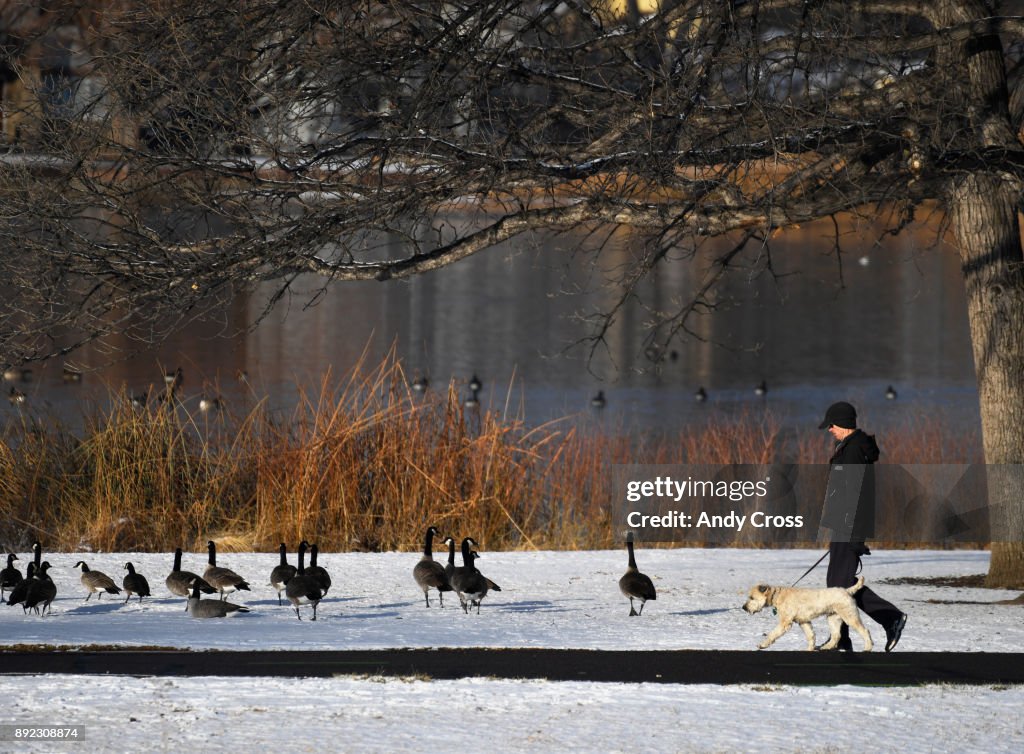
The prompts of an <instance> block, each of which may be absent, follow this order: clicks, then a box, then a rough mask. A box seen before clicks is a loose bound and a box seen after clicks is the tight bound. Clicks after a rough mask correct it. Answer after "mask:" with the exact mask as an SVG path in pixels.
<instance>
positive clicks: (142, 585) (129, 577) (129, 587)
mask: <svg viewBox="0 0 1024 754" xmlns="http://www.w3.org/2000/svg"><path fill="white" fill-rule="evenodd" d="M124 569H125V570H126V571H128V573H127V574H125V577H124V578H123V579H122V580H121V586H123V587H124V591H125V594H126V595H127V596H125V598H124V603H125V604H126V605H127V604H128V600H130V599H131V598H132V595H133V594H137V595H139V602H142V598H143V597H149V596H151V595H150V593H149V582H148V581H146V577H145V576H143V575H142V574H141V573H135V566H134V565H132V564H131V563H130V562H128V563H125V564H124Z"/></svg>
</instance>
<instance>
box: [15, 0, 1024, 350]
mask: <svg viewBox="0 0 1024 754" xmlns="http://www.w3.org/2000/svg"><path fill="white" fill-rule="evenodd" d="M631 5H632V4H630V3H617V2H565V3H560V4H559V3H541V2H506V1H500V0H489V1H484V2H461V3H460V2H455V3H444V4H441V3H421V2H410V1H408V0H394V1H392V2H360V3H344V4H338V3H328V2H307V3H271V2H263V1H260V0H251V1H249V2H241V3H239V2H237V0H230V1H229V0H211V1H210V2H204V3H192V2H186V1H185V0H164V1H163V2H159V3H121V2H90V3H81V4H79V5H75V4H73V3H65V4H61V5H60V9H59V10H49V11H42V12H39V11H37V10H36V8H35V4H32V3H13V4H8V5H7V6H5V8H6V9H5V11H4V12H3V13H2V14H0V41H2V42H3V45H2V47H0V50H2V54H3V70H4V72H5V81H6V82H7V83H6V84H5V89H4V92H5V94H4V112H5V125H4V128H5V132H4V133H5V136H6V139H7V144H8V150H7V152H6V154H5V155H3V168H2V169H3V176H4V178H3V180H2V181H0V191H2V205H0V206H2V207H3V215H4V221H5V222H4V223H3V230H2V231H0V234H2V235H0V238H2V241H0V254H2V255H3V256H2V259H3V266H4V268H5V270H6V271H7V283H6V285H5V295H4V297H3V304H2V305H0V357H2V360H3V361H5V362H8V363H15V362H18V361H22V360H31V359H40V358H46V357H50V356H53V355H57V354H63V353H67V352H68V351H69V350H72V349H74V348H75V347H77V346H78V345H80V344H82V343H85V342H89V341H93V340H100V341H102V340H103V339H104V337H105V336H106V335H107V334H110V333H118V334H121V333H127V334H128V335H129V337H131V338H135V339H136V340H137V341H139V343H140V344H147V343H151V342H153V341H154V340H159V338H161V337H163V336H164V335H166V334H167V333H169V332H171V331H173V330H174V329H175V328H177V327H180V326H181V325H182V324H183V323H184V322H186V321H188V319H190V318H191V317H195V316H199V315H201V314H202V313H204V312H206V311H208V310H209V309H210V308H211V307H214V306H216V305H218V304H220V303H222V302H223V301H224V300H226V299H227V298H229V297H230V296H232V295H235V294H236V293H238V292H240V291H242V290H246V289H250V288H252V287H254V286H256V285H258V284H261V283H265V282H266V281H274V280H277V281H281V285H282V286H283V287H284V286H288V285H290V283H291V281H292V280H293V279H294V277H295V276H296V275H301V274H311V275H317V276H321V277H323V278H324V279H325V280H326V281H347V280H380V281H386V280H391V279H400V278H406V277H410V276H413V275H418V274H422V273H425V272H430V271H433V270H437V269H439V268H441V267H444V266H446V265H448V264H452V263H455V262H457V261H459V260H461V259H464V258H465V257H467V256H469V255H472V254H477V253H480V252H483V251H486V250H487V249H489V248H492V247H494V246H495V245H497V244H499V243H502V242H506V241H510V240H514V239H516V238H517V237H522V236H524V235H527V234H535V233H545V232H553V233H557V232H568V231H573V230H575V229H581V228H594V227H596V226H608V227H617V226H618V227H621V226H626V227H629V228H631V229H633V231H634V233H635V234H636V237H637V238H638V239H640V240H639V243H640V244H642V245H644V246H645V248H646V249H647V251H646V252H645V253H644V254H643V255H642V259H641V261H640V262H639V263H638V265H637V267H636V268H635V269H632V270H628V271H624V272H623V273H622V274H621V277H620V278H619V279H618V280H616V281H613V283H614V284H617V285H618V286H619V288H620V291H619V298H618V300H619V301H620V302H625V301H628V300H630V298H631V297H632V296H633V294H634V292H635V291H636V290H637V287H638V286H640V285H641V284H642V283H643V281H644V279H645V278H646V277H647V276H650V275H656V274H658V270H659V268H660V267H661V266H664V265H667V264H671V263H672V262H671V260H672V259H673V258H678V257H679V256H680V254H681V255H682V256H692V255H693V254H694V253H695V251H696V249H697V248H698V247H699V245H700V244H701V243H702V242H703V241H704V240H705V239H709V238H713V237H718V236H730V235H734V236H735V237H734V238H732V240H731V242H730V243H729V244H726V245H724V246H720V247H718V248H722V249H727V251H724V252H721V253H722V254H723V255H724V256H722V258H720V259H719V260H718V263H717V264H715V263H712V264H711V267H710V268H709V270H710V271H709V273H708V277H707V278H706V279H707V280H718V279H719V277H720V275H721V274H722V273H723V271H727V269H728V268H729V265H728V264H726V263H725V262H726V261H729V260H732V259H733V257H735V256H736V255H741V256H742V254H743V253H744V244H745V243H746V241H747V240H749V239H756V240H757V243H756V245H757V246H758V247H760V246H762V245H764V244H765V243H766V242H767V239H768V237H769V236H770V234H771V232H772V231H773V230H775V229H778V228H785V227H788V226H791V225H795V224H800V223H805V222H809V221H812V220H815V219H818V218H824V217H829V216H836V215H842V214H844V213H850V212H854V213H856V212H862V211H867V212H874V211H875V210H876V209H877V208H879V207H881V208H891V209H892V210H893V211H892V212H891V216H892V217H893V223H894V224H899V223H901V222H903V220H902V218H907V217H913V216H914V213H915V208H916V207H919V206H920V205H922V204H925V203H927V204H934V205H936V206H939V207H942V206H943V205H944V203H945V202H946V201H947V200H948V197H949V196H950V192H951V191H952V189H951V186H953V185H955V184H956V182H957V181H958V180H959V179H960V178H961V177H963V176H967V175H974V174H985V175H992V176H996V177H997V178H998V179H999V180H1000V181H1003V182H1004V183H1005V184H1006V185H1007V186H1010V187H1012V190H1013V191H1015V192H1018V193H1019V189H1020V186H1021V185H1022V181H1024V150H1022V148H1021V144H1020V141H1019V139H1018V138H1017V136H1016V133H1017V129H1019V128H1020V126H1021V123H1020V122H1019V116H1018V117H1017V120H1014V121H1011V120H1010V118H1011V116H1010V114H1009V110H1008V109H1007V110H1006V112H1005V113H1004V115H1005V117H1003V118H1002V120H1000V117H996V118H989V119H988V120H987V121H985V122H982V121H981V120H980V119H979V117H978V115H977V113H976V112H973V111H972V110H971V108H970V107H968V106H966V105H965V102H968V101H969V99H970V97H969V96H968V95H969V94H970V91H969V90H970V88H971V87H972V83H971V78H970V64H969V61H971V60H976V59H980V58H979V57H978V56H977V54H976V53H977V52H979V51H985V50H991V49H993V48H998V50H999V51H1000V54H1001V55H1002V58H1001V59H1002V60H1003V61H1004V65H1005V67H1006V70H1008V71H1015V70H1016V69H1017V68H1018V65H1017V64H1018V62H1019V61H1018V51H1019V50H1020V49H1021V38H1022V35H1024V15H1021V14H1020V13H1021V11H1022V10H1024V9H1021V8H1018V7H1017V4H1016V3H1000V4H993V3H981V2H952V0H943V1H942V2H938V3H909V2H897V1H892V2H861V3H852V4H851V3H845V2H831V1H826V0H819V1H817V2H805V1H804V0H770V1H769V0H763V1H762V2H708V1H707V0H702V1H698V0H689V1H686V0H680V1H678V2H671V1H666V2H662V3H660V4H658V5H657V6H656V7H655V5H654V4H651V3H637V4H636V5H635V7H636V8H638V9H640V10H644V9H647V10H650V11H651V12H649V13H647V14H641V15H637V14H635V13H634V14H632V15H631V14H629V13H625V14H622V15H620V14H618V13H617V12H616V9H617V8H619V6H621V7H622V8H628V7H629V6H631ZM648 5H650V6H651V7H650V8H647V6H648ZM951 48H955V49H957V50H961V51H962V54H963V57H964V59H965V60H967V61H968V64H964V65H945V64H943V62H942V61H943V60H945V59H946V58H945V57H944V53H943V51H944V50H948V49H951ZM1003 51H1005V52H1003ZM1011 85H1015V82H1013V81H1011ZM995 94H996V95H998V94H999V93H998V92H996V93H995ZM1004 100H1006V101H1008V100H1007V98H1006V97H1004ZM1005 107H1006V108H1008V107H1009V105H1006V106H1005ZM1020 109H1021V110H1024V108H1020ZM998 115H999V114H998V113H997V116H998ZM1000 124H1002V125H1000ZM451 217H458V218H459V220H458V222H457V223H454V224H453V223H452V222H450V221H449V218H451ZM395 239H401V243H397V244H396V243H395V242H394V240H395ZM737 243H738V245H736V244H737ZM670 252H671V253H670ZM595 253H598V252H595ZM768 258H770V257H769V256H768V255H762V257H761V260H762V261H760V262H757V263H756V264H759V265H761V269H762V270H763V271H767V266H766V264H765V261H764V260H766V259H768ZM748 274H749V270H748ZM713 292H714V286H713V285H710V286H708V285H702V286H698V290H697V294H696V295H695V296H693V297H692V298H681V299H680V300H679V301H677V302H674V304H673V306H672V307H671V308H670V309H669V310H668V311H659V312H658V313H657V316H655V317H653V319H652V322H653V324H654V330H653V332H652V334H651V338H652V340H653V341H656V342H659V343H665V342H667V341H668V340H669V339H670V338H672V337H674V336H676V335H678V334H681V333H685V332H689V328H688V325H687V320H688V318H689V317H690V316H691V315H692V314H693V313H694V312H697V311H701V310H702V308H703V307H707V306H709V305H711V302H712V298H713ZM272 298H273V297H272ZM602 314H603V316H602ZM613 317H614V312H605V313H599V315H598V316H597V317H596V318H595V320H594V321H593V324H594V330H593V332H592V333H591V335H592V337H594V338H596V339H597V340H600V338H601V337H602V336H603V333H604V332H605V331H606V329H607V326H608V324H609V322H610V319H611V318H613Z"/></svg>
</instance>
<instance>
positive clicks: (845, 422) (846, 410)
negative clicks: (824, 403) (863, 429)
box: [818, 401, 857, 429]
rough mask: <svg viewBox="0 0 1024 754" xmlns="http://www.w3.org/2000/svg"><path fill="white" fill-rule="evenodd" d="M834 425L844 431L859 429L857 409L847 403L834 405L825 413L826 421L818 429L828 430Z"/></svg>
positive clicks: (842, 402) (841, 402) (840, 402)
mask: <svg viewBox="0 0 1024 754" xmlns="http://www.w3.org/2000/svg"><path fill="white" fill-rule="evenodd" d="M832 425H835V426H837V427H842V428H843V429H857V409H855V408H854V407H853V406H851V405H850V404H849V403H847V402H846V401H839V402H838V403H833V404H832V405H831V406H829V407H828V411H826V412H825V421H823V422H822V423H821V424H819V425H818V429H828V428H829V427H831V426H832Z"/></svg>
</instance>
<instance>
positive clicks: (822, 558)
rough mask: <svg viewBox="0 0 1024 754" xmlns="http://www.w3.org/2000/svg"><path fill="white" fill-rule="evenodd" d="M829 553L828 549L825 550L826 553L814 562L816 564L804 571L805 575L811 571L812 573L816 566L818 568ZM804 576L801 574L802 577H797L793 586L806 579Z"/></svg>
mask: <svg viewBox="0 0 1024 754" xmlns="http://www.w3.org/2000/svg"><path fill="white" fill-rule="evenodd" d="M828 553H829V551H828V550H825V554H824V555H822V556H821V557H820V558H818V560H817V561H816V562H815V563H814V565H812V566H811V567H810V568H808V569H807V570H806V571H804V576H806V575H807V574H809V573H810V572H811V571H813V570H814V569H815V568H817V567H818V565H819V564H820V563H821V561H823V560H824V559H825V558H827V557H828ZM804 576H801V577H800V578H798V579H797V580H796V581H794V582H793V586H796V585H797V584H799V583H800V582H801V581H803V580H804Z"/></svg>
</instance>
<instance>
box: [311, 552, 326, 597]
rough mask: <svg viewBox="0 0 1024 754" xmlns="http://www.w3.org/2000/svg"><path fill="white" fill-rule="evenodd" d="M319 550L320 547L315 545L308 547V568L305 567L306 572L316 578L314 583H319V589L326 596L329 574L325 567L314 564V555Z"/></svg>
mask: <svg viewBox="0 0 1024 754" xmlns="http://www.w3.org/2000/svg"><path fill="white" fill-rule="evenodd" d="M319 552H320V548H319V547H318V546H317V545H313V546H312V547H310V548H309V568H307V569H306V573H308V574H309V575H310V576H312V577H313V578H314V579H316V583H317V584H319V585H320V591H321V592H323V593H324V597H326V596H327V590H328V589H330V588H331V574H329V573H327V569H326V568H323V567H321V566H318V565H317V564H316V556H317V555H318V554H319Z"/></svg>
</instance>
